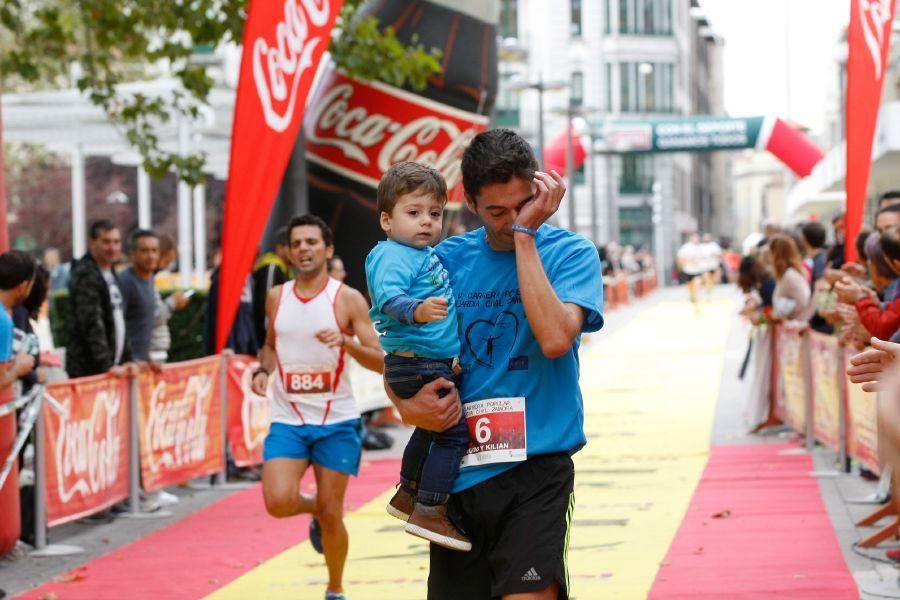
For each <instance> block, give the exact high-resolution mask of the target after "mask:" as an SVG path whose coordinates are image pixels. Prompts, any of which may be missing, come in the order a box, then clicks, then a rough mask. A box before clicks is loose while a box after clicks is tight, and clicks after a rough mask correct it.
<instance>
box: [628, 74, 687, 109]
mask: <svg viewBox="0 0 900 600" xmlns="http://www.w3.org/2000/svg"><path fill="white" fill-rule="evenodd" d="M673 74H674V65H672V64H670V63H633V62H628V63H620V64H619V85H620V86H621V87H620V90H619V91H620V97H619V102H620V104H619V110H620V111H622V112H637V113H644V112H652V113H665V112H672V111H673V110H674V109H675V106H674V101H673V97H674V94H673V85H674V75H673Z"/></svg>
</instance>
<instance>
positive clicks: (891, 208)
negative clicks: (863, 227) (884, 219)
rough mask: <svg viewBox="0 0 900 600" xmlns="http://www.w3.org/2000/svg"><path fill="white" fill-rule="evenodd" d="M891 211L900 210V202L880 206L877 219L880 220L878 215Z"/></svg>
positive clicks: (876, 214)
mask: <svg viewBox="0 0 900 600" xmlns="http://www.w3.org/2000/svg"><path fill="white" fill-rule="evenodd" d="M889 212H900V204H890V205H888V206H885V207H884V208H879V209H878V211H877V212H876V213H875V220H878V215H880V214H882V213H889Z"/></svg>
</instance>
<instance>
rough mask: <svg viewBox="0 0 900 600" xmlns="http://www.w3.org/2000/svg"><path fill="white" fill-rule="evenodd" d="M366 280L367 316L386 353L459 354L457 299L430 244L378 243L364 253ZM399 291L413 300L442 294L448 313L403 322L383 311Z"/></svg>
mask: <svg viewBox="0 0 900 600" xmlns="http://www.w3.org/2000/svg"><path fill="white" fill-rule="evenodd" d="M366 283H367V284H368V286H369V295H370V296H371V297H372V309H371V310H370V311H369V316H370V317H371V318H372V322H373V323H374V324H375V329H377V330H378V333H379V334H380V336H381V337H380V339H379V341H380V342H381V347H382V348H384V350H385V352H398V351H409V352H413V353H415V354H416V355H417V356H424V357H427V358H456V357H457V356H459V332H458V325H457V319H456V303H455V301H454V299H453V291H452V290H451V289H450V281H449V278H448V276H447V271H446V270H445V269H444V266H443V265H442V264H441V261H440V260H438V257H437V254H436V253H435V251H434V248H432V247H430V246H426V247H425V248H412V247H410V246H406V245H404V244H401V243H399V242H395V241H393V240H385V241H383V242H378V244H377V245H376V246H375V247H374V248H373V249H372V251H371V252H370V253H369V256H367V257H366ZM398 296H407V297H410V298H414V299H416V300H425V299H426V298H430V297H441V296H443V297H444V298H447V318H445V319H443V320H442V321H434V322H431V323H416V324H406V323H401V322H399V321H397V320H396V319H394V318H392V317H390V316H388V315H387V314H385V312H384V311H383V308H384V305H385V304H387V303H388V302H389V301H391V300H393V299H395V298H397V297H398Z"/></svg>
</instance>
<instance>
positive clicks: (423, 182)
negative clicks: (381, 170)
mask: <svg viewBox="0 0 900 600" xmlns="http://www.w3.org/2000/svg"><path fill="white" fill-rule="evenodd" d="M415 192H421V193H424V194H430V195H432V196H434V198H435V199H436V200H437V201H438V202H440V203H441V206H443V205H445V204H447V182H446V181H444V176H443V175H441V173H440V171H438V170H437V169H432V168H431V167H426V166H425V165H420V164H419V163H414V162H400V163H397V164H395V165H394V166H392V167H391V168H390V169H388V170H387V172H386V173H385V174H384V177H382V178H381V181H379V182H378V195H377V200H378V215H379V216H380V215H381V213H387V214H391V213H392V212H393V210H394V207H395V206H396V205H397V200H399V199H400V197H401V196H404V195H406V194H413V193H415Z"/></svg>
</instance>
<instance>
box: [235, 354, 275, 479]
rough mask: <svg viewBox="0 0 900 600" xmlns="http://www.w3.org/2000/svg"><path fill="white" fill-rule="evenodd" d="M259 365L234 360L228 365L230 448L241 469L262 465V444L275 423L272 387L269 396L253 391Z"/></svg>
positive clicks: (244, 358) (243, 358)
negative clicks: (253, 380) (254, 374)
mask: <svg viewBox="0 0 900 600" xmlns="http://www.w3.org/2000/svg"><path fill="white" fill-rule="evenodd" d="M258 366H259V361H257V360H256V359H255V358H253V357H250V356H235V357H233V358H232V359H230V360H229V361H228V446H229V447H230V448H231V456H232V458H233V459H234V463H235V464H236V465H237V466H239V467H246V466H250V465H258V464H262V458H263V442H264V441H265V439H266V434H268V433H269V424H270V423H271V421H272V404H271V387H270V388H269V389H270V392H269V395H268V396H260V395H258V394H255V393H253V390H251V389H250V380H251V378H252V375H253V370H254V369H256V368H257V367H258Z"/></svg>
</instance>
